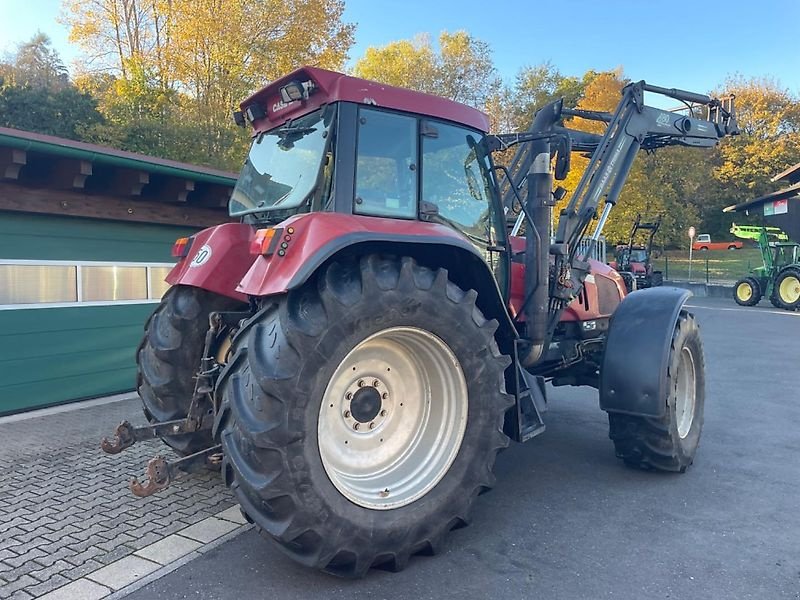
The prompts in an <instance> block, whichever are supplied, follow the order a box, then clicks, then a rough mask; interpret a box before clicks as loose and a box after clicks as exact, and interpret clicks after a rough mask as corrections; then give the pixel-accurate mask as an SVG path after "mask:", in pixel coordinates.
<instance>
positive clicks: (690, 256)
mask: <svg viewBox="0 0 800 600" xmlns="http://www.w3.org/2000/svg"><path fill="white" fill-rule="evenodd" d="M694 234H695V228H694V225H692V226H691V227H689V281H691V280H692V246H693V245H694V244H692V241H693V240H694Z"/></svg>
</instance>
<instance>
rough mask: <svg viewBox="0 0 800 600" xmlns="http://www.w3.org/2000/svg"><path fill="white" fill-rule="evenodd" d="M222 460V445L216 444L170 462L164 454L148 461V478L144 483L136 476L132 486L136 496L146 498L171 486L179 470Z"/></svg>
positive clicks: (186, 469)
mask: <svg viewBox="0 0 800 600" xmlns="http://www.w3.org/2000/svg"><path fill="white" fill-rule="evenodd" d="M221 460H222V446H221V445H216V446H212V447H211V448H206V449H205V450H201V451H200V452H195V453H194V454H190V455H189V456H184V457H183V458H180V459H178V460H175V461H172V462H168V461H167V460H166V459H165V458H164V457H163V456H156V457H154V458H151V459H150V461H149V462H148V463H147V479H146V480H145V483H144V484H142V483H141V482H140V481H139V480H138V479H137V478H136V477H134V478H133V479H131V483H130V488H131V492H133V495H134V496H138V497H139V498H146V497H147V496H152V495H153V494H155V493H156V492H159V491H161V490H163V489H166V488H167V487H169V484H170V483H172V482H173V481H174V480H175V478H176V477H177V475H178V473H179V472H184V473H189V472H190V471H191V470H192V469H193V468H196V467H197V466H198V465H200V464H201V463H204V464H209V465H214V464H219V462H220V461H221Z"/></svg>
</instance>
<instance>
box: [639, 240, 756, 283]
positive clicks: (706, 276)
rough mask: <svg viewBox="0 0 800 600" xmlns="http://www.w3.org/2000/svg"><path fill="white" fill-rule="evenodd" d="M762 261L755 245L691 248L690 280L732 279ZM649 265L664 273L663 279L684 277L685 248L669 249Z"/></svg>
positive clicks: (686, 275) (676, 279)
mask: <svg viewBox="0 0 800 600" xmlns="http://www.w3.org/2000/svg"><path fill="white" fill-rule="evenodd" d="M762 264H763V263H762V262H761V252H759V250H758V248H748V247H745V248H742V249H741V250H706V251H704V252H698V251H695V252H693V253H692V277H691V280H692V281H714V282H730V283H733V282H734V281H736V280H737V279H739V278H740V277H744V276H745V275H746V274H747V273H748V272H749V271H750V270H751V269H753V268H755V267H760V266H761V265H762ZM653 267H654V268H655V269H656V270H660V271H662V272H663V273H664V279H672V280H675V281H688V280H689V251H688V250H669V251H667V252H665V253H664V254H663V255H662V256H661V257H659V258H657V259H656V260H654V261H653Z"/></svg>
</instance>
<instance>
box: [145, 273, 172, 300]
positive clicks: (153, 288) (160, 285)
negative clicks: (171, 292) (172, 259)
mask: <svg viewBox="0 0 800 600" xmlns="http://www.w3.org/2000/svg"><path fill="white" fill-rule="evenodd" d="M149 270H150V298H151V299H153V300H160V299H161V297H162V296H163V295H164V294H166V293H167V290H168V289H169V288H170V285H169V284H168V283H167V282H166V281H164V278H165V277H166V276H167V273H169V272H170V271H171V270H172V267H171V266H170V267H150V269H149Z"/></svg>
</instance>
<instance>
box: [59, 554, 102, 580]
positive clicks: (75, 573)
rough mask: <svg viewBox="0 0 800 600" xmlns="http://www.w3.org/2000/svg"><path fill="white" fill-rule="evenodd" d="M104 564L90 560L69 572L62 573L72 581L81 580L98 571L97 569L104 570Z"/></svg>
mask: <svg viewBox="0 0 800 600" xmlns="http://www.w3.org/2000/svg"><path fill="white" fill-rule="evenodd" d="M102 568H103V563H101V562H98V561H96V560H94V559H93V558H90V559H89V560H87V561H86V562H85V563H83V564H82V565H80V566H78V567H72V568H71V569H69V570H68V571H64V572H63V573H61V574H62V575H63V576H64V577H66V578H67V579H69V580H70V581H74V580H75V579H80V578H81V577H83V576H84V575H88V574H89V573H91V572H92V571H97V569H102Z"/></svg>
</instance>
